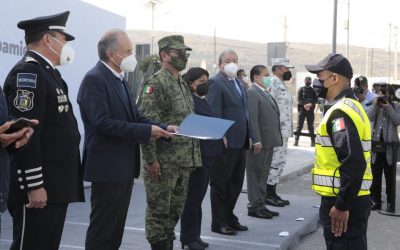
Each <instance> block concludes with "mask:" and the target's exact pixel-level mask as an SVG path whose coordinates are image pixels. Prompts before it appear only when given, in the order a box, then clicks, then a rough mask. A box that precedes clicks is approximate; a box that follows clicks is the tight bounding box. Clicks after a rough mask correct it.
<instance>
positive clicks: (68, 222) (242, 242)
mask: <svg viewBox="0 0 400 250" xmlns="http://www.w3.org/2000/svg"><path fill="white" fill-rule="evenodd" d="M65 224H70V225H79V226H86V227H88V226H89V223H83V222H74V221H66V222H65ZM125 230H128V231H138V232H144V231H145V229H144V228H140V227H125ZM175 234H176V235H177V236H180V233H175ZM201 238H202V239H206V240H213V241H220V242H229V243H239V244H245V245H251V246H262V247H270V248H279V247H280V245H277V244H269V243H263V242H249V241H244V240H230V239H225V238H218V237H212V236H204V235H202V236H201Z"/></svg>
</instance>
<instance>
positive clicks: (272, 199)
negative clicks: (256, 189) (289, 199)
mask: <svg viewBox="0 0 400 250" xmlns="http://www.w3.org/2000/svg"><path fill="white" fill-rule="evenodd" d="M264 201H265V204H267V205H270V206H274V207H283V206H285V204H283V202H281V201H278V200H277V199H275V197H274V196H272V195H267V196H265V199H264Z"/></svg>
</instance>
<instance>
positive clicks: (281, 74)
mask: <svg viewBox="0 0 400 250" xmlns="http://www.w3.org/2000/svg"><path fill="white" fill-rule="evenodd" d="M272 65H273V66H272V72H273V74H274V75H273V76H272V78H271V85H270V88H269V89H268V90H269V92H270V93H271V95H272V97H273V98H274V99H275V101H276V103H277V104H278V107H279V112H280V115H279V120H280V126H281V132H282V141H283V145H282V146H281V147H276V148H274V154H273V156H272V163H271V168H270V173H269V176H268V179H267V195H266V197H265V202H266V204H267V205H271V206H278V207H282V206H284V205H289V201H288V200H283V199H282V198H281V197H280V196H279V195H277V194H276V185H277V184H278V183H279V177H280V176H281V174H282V171H283V167H284V166H285V165H286V157H287V147H288V140H289V137H292V136H293V117H292V116H293V114H292V113H293V111H292V106H293V100H292V96H291V94H290V92H289V89H288V88H287V87H286V85H285V84H284V83H283V81H289V80H290V78H292V73H291V72H290V70H289V68H291V67H292V66H290V65H289V60H288V59H286V58H274V59H272Z"/></svg>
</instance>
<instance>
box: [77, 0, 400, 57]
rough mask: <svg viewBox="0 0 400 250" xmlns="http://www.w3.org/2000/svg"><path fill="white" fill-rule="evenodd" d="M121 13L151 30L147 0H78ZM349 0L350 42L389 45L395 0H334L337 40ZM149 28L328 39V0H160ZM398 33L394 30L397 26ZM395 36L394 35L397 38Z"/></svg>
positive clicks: (130, 24) (343, 36) (342, 37)
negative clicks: (336, 8) (336, 0)
mask: <svg viewBox="0 0 400 250" xmlns="http://www.w3.org/2000/svg"><path fill="white" fill-rule="evenodd" d="M83 1H84V2H87V3H90V4H92V5H95V6H98V7H100V8H103V9H106V10H109V11H111V12H114V13H116V14H119V15H121V16H124V17H126V21H127V23H126V24H127V29H143V30H151V27H152V11H151V8H150V7H148V5H147V3H148V2H149V1H150V0H112V1H110V0H83ZM348 1H350V36H349V42H350V45H358V46H363V47H379V48H388V47H389V37H390V35H389V30H390V29H389V24H392V36H391V37H392V40H391V41H392V42H391V44H392V46H391V49H394V48H395V40H396V39H395V38H396V35H395V33H396V28H395V27H397V26H398V27H399V28H400V14H399V12H400V8H399V7H400V1H398V0H379V1H377V0H338V18H337V43H338V44H346V42H347V31H346V30H345V29H344V24H345V20H347V16H348ZM159 2H160V3H159V4H157V5H156V8H155V10H154V23H153V25H154V30H155V31H157V30H160V31H170V32H174V33H180V32H181V33H192V34H201V35H208V36H213V35H214V30H215V32H216V36H217V37H223V38H231V39H235V40H244V41H251V42H258V43H268V42H282V41H284V37H285V28H284V26H285V25H284V24H285V19H286V25H287V29H286V37H287V42H308V43H331V42H332V27H333V6H334V0H303V1H299V0H245V1H242V0H160V1H159ZM398 33H399V34H400V30H399V32H398ZM399 42H400V41H399Z"/></svg>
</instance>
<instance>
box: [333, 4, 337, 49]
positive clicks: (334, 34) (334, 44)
mask: <svg viewBox="0 0 400 250" xmlns="http://www.w3.org/2000/svg"><path fill="white" fill-rule="evenodd" d="M337 5H338V0H333V34H332V53H336V30H337Z"/></svg>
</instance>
